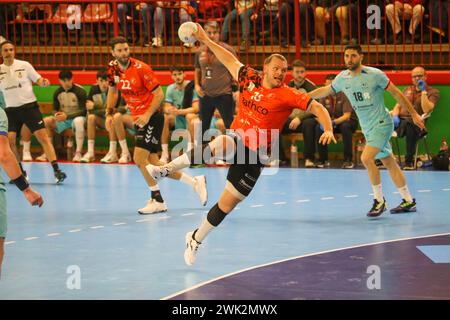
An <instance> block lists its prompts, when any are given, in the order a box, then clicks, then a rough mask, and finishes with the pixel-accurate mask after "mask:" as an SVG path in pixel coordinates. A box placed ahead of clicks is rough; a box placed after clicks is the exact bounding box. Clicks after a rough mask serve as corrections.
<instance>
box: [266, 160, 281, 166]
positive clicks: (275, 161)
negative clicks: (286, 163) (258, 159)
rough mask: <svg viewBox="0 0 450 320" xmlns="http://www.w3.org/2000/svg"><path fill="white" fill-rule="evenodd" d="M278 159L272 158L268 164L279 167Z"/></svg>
mask: <svg viewBox="0 0 450 320" xmlns="http://www.w3.org/2000/svg"><path fill="white" fill-rule="evenodd" d="M280 162H281V161H280V160H279V159H274V160H272V161H270V163H269V166H270V167H279V166H280Z"/></svg>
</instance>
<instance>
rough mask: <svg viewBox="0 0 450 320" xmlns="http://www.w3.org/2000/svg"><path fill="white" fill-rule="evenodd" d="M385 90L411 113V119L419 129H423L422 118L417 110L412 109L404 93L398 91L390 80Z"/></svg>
mask: <svg viewBox="0 0 450 320" xmlns="http://www.w3.org/2000/svg"><path fill="white" fill-rule="evenodd" d="M386 90H387V91H389V93H390V94H392V96H393V97H394V98H395V100H397V103H398V104H399V105H401V106H402V107H404V108H407V109H408V111H409V113H410V114H411V117H412V120H413V121H414V123H415V124H416V126H418V127H419V128H420V129H422V130H424V129H425V124H424V122H423V119H422V118H421V117H420V116H419V114H418V113H417V111H416V110H415V109H414V107H413V105H412V104H411V102H410V101H409V100H408V99H407V98H406V97H405V95H404V94H403V93H402V92H401V91H400V89H399V88H397V87H396V86H395V84H393V83H392V82H391V83H389V86H388V87H387V88H386Z"/></svg>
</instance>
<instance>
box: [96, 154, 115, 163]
mask: <svg viewBox="0 0 450 320" xmlns="http://www.w3.org/2000/svg"><path fill="white" fill-rule="evenodd" d="M118 160H119V159H118V158H117V154H116V153H112V152H111V153H110V152H108V153H107V154H106V156H104V157H103V158H102V159H101V160H100V162H102V163H114V162H117V161H118Z"/></svg>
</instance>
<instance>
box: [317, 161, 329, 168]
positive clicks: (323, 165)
mask: <svg viewBox="0 0 450 320" xmlns="http://www.w3.org/2000/svg"><path fill="white" fill-rule="evenodd" d="M316 167H317V168H329V167H330V161H328V160H326V161H319V162H316Z"/></svg>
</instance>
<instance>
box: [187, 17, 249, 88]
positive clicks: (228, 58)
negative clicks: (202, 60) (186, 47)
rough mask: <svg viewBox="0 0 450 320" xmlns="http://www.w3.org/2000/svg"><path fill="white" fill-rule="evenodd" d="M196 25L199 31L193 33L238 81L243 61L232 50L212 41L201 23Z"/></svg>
mask: <svg viewBox="0 0 450 320" xmlns="http://www.w3.org/2000/svg"><path fill="white" fill-rule="evenodd" d="M196 25H197V32H195V33H194V34H193V35H194V36H195V37H196V38H197V40H199V41H200V42H203V43H204V44H205V45H206V46H207V47H208V48H209V49H210V50H211V51H212V52H213V53H214V55H215V56H216V58H217V59H219V61H220V62H221V63H222V64H223V65H224V66H225V67H226V68H227V69H228V71H229V72H230V74H231V76H232V77H233V78H234V80H236V81H237V80H238V75H239V70H240V69H241V67H242V63H241V62H240V61H239V60H238V59H237V58H236V57H235V56H234V55H233V54H232V53H231V52H230V51H228V50H227V49H225V48H224V47H222V46H221V45H219V44H217V43H215V42H214V41H212V40H211V39H210V38H209V37H208V35H207V34H206V32H205V30H203V28H202V26H201V25H200V24H198V23H196Z"/></svg>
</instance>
